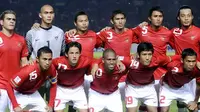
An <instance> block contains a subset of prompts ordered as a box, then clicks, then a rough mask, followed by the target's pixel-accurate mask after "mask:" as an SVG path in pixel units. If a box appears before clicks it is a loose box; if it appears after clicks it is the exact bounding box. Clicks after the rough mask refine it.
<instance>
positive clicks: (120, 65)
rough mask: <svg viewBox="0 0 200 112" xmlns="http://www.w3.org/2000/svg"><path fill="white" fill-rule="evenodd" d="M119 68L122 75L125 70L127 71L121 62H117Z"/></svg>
mask: <svg viewBox="0 0 200 112" xmlns="http://www.w3.org/2000/svg"><path fill="white" fill-rule="evenodd" d="M117 67H118V69H119V72H120V73H121V72H123V71H125V69H126V67H125V65H124V64H123V63H122V62H121V61H120V60H117Z"/></svg>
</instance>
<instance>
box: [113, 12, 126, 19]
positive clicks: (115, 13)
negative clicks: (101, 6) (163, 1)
mask: <svg viewBox="0 0 200 112" xmlns="http://www.w3.org/2000/svg"><path fill="white" fill-rule="evenodd" d="M117 14H122V15H124V17H125V18H126V14H125V13H124V12H123V11H121V10H114V11H113V12H112V16H111V20H113V19H114V17H115V16H116V15H117Z"/></svg>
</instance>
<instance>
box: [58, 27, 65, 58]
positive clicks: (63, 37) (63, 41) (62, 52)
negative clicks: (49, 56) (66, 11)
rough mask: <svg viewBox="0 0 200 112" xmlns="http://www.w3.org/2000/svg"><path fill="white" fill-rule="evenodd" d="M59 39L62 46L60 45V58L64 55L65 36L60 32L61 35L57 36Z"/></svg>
mask: <svg viewBox="0 0 200 112" xmlns="http://www.w3.org/2000/svg"><path fill="white" fill-rule="evenodd" d="M59 37H60V38H62V45H61V54H60V55H61V56H62V55H64V54H65V47H66V46H65V36H64V32H63V31H61V33H60V34H59Z"/></svg>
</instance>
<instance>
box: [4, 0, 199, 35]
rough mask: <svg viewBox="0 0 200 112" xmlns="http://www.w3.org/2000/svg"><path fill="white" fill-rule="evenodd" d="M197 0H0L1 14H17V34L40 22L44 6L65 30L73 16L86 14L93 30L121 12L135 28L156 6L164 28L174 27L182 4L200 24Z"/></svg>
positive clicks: (71, 23)
mask: <svg viewBox="0 0 200 112" xmlns="http://www.w3.org/2000/svg"><path fill="white" fill-rule="evenodd" d="M199 2H200V1H199V0H1V4H0V7H1V8H0V12H2V11H4V10H7V9H12V10H14V11H16V12H17V27H16V31H17V32H18V33H20V34H22V35H25V34H26V32H27V31H28V30H29V29H30V27H31V26H32V24H33V23H34V22H35V21H38V22H39V17H38V13H39V10H40V7H41V6H42V5H44V4H50V5H53V7H54V8H55V13H56V18H55V21H54V24H55V25H57V26H58V27H60V28H62V29H63V30H64V31H66V30H68V29H71V28H73V27H74V25H73V19H74V15H75V13H76V12H78V11H81V10H83V11H85V12H87V13H88V15H89V19H90V29H93V30H95V31H98V30H100V29H101V28H103V27H105V26H108V25H110V23H109V19H110V16H111V12H112V11H113V10H115V9H121V10H123V11H124V12H125V13H126V14H127V27H135V26H136V25H138V24H139V23H140V22H142V21H147V16H148V10H149V9H150V8H151V7H152V6H155V5H159V6H161V7H162V9H163V11H164V25H165V26H167V27H169V28H172V27H174V26H177V21H176V14H177V10H178V9H179V7H180V6H181V5H189V6H191V7H192V9H193V11H194V16H195V18H194V23H195V24H196V25H197V26H199V25H200V6H199Z"/></svg>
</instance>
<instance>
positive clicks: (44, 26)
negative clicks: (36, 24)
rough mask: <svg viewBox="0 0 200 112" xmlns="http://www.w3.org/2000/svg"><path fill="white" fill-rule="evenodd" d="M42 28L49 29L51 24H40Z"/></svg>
mask: <svg viewBox="0 0 200 112" xmlns="http://www.w3.org/2000/svg"><path fill="white" fill-rule="evenodd" d="M40 26H41V27H42V28H51V27H52V24H51V23H50V24H47V23H43V22H42V23H41V25H40Z"/></svg>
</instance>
